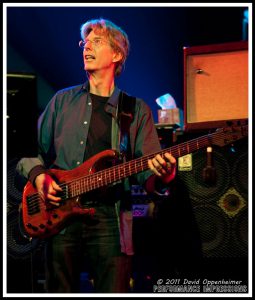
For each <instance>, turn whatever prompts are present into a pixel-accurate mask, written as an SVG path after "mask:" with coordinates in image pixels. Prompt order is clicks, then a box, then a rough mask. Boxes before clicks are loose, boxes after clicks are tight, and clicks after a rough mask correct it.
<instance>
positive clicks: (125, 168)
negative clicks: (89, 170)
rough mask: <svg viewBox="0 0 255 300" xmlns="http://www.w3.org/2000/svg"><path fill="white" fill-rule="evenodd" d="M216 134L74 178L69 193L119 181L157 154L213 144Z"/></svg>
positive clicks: (180, 153)
mask: <svg viewBox="0 0 255 300" xmlns="http://www.w3.org/2000/svg"><path fill="white" fill-rule="evenodd" d="M214 134H216V133H213V134H208V135H205V136H203V137H199V138H197V139H193V140H192V141H188V142H184V143H181V144H178V145H175V146H172V147H170V148H166V149H164V150H161V151H159V152H156V153H153V154H149V155H146V156H142V157H140V158H137V159H134V160H131V161H128V162H125V163H122V164H119V165H117V166H113V167H110V168H107V169H104V170H101V171H98V172H96V173H93V174H90V175H87V176H84V177H82V178H79V179H77V180H74V181H72V182H70V183H68V190H69V193H70V194H71V196H72V197H75V196H79V195H81V194H83V193H86V192H89V191H92V190H95V189H98V188H100V187H103V186H106V185H109V184H111V183H114V182H118V181H120V180H122V179H123V178H126V177H129V176H131V175H133V174H137V173H140V172H142V171H145V170H147V169H148V168H149V167H148V159H152V158H154V156H155V155H157V154H160V155H164V154H165V153H167V152H169V153H171V154H172V155H173V156H174V157H175V158H178V157H181V156H184V155H186V154H189V153H191V152H194V151H196V150H199V149H201V148H204V147H206V146H208V145H210V144H211V142H210V140H211V136H212V135H214Z"/></svg>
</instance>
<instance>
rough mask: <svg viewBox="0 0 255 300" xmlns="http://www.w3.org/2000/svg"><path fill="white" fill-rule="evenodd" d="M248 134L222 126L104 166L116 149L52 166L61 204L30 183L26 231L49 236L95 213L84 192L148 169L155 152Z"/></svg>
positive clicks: (179, 152) (185, 150)
mask: <svg viewBox="0 0 255 300" xmlns="http://www.w3.org/2000/svg"><path fill="white" fill-rule="evenodd" d="M247 135H248V125H244V126H232V127H226V128H220V129H218V130H217V131H215V132H214V133H210V134H207V135H204V136H201V137H198V138H196V139H193V140H190V141H187V142H184V143H181V144H178V145H174V146H172V147H170V148H166V149H164V150H161V151H159V152H157V153H152V154H149V155H145V156H143V157H139V158H136V159H134V160H130V161H127V162H124V163H121V164H117V165H114V166H111V167H107V168H105V169H100V166H102V165H103V162H104V161H107V160H109V159H110V160H114V159H116V158H117V157H118V153H117V152H116V151H115V150H105V151H102V152H100V153H98V154H96V155H95V156H93V157H91V158H90V159H89V160H87V161H86V162H84V163H83V164H82V165H80V166H79V167H77V168H75V169H73V170H69V171H66V170H57V169H50V170H49V174H50V175H51V176H52V177H53V178H54V179H55V180H56V181H57V182H58V184H59V185H60V186H61V188H62V190H63V192H61V201H60V203H59V205H58V206H55V205H52V204H50V203H48V202H45V201H44V200H43V199H42V197H41V196H40V194H39V193H38V192H37V190H36V189H35V188H34V186H33V185H32V184H31V182H27V184H26V186H25V188H24V191H23V197H22V219H23V226H24V230H25V231H26V233H27V234H28V236H30V237H32V238H33V237H35V238H48V237H50V236H52V235H54V234H57V233H58V232H59V231H61V230H62V229H63V228H64V227H65V224H66V222H67V220H68V219H70V218H71V217H74V216H77V215H83V214H93V213H94V211H95V210H94V208H93V207H92V208H90V207H86V206H84V205H82V203H81V197H82V196H83V195H84V194H86V193H89V192H91V191H94V190H96V189H100V188H102V187H106V186H107V185H109V184H112V183H115V182H117V181H119V180H122V179H124V178H126V177H128V176H131V175H133V174H136V173H139V172H142V171H144V170H147V169H148V168H149V167H148V159H152V158H153V157H154V156H155V155H156V154H160V155H163V154H164V153H166V152H169V153H171V154H172V155H173V156H174V157H175V158H178V157H181V156H184V155H186V154H189V153H192V152H195V151H196V150H199V149H201V148H205V147H208V146H210V145H217V146H221V147H222V146H225V145H227V144H231V143H233V142H235V141H237V140H239V139H241V138H243V137H245V136H247Z"/></svg>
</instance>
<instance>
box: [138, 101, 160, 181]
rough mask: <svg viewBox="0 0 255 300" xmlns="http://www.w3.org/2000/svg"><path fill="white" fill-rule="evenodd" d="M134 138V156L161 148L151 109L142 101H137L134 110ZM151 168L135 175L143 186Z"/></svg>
mask: <svg viewBox="0 0 255 300" xmlns="http://www.w3.org/2000/svg"><path fill="white" fill-rule="evenodd" d="M136 118H137V119H136V126H137V132H136V138H135V142H134V157H135V158H137V157H141V156H145V155H148V154H153V153H156V152H158V151H160V150H161V146H160V143H159V139H158V134H157V131H156V128H155V125H154V120H153V116H152V112H151V109H150V108H149V106H148V105H147V104H146V103H145V102H144V101H143V100H140V101H139V102H138V107H137V111H136ZM153 174H154V173H153V172H152V171H151V170H146V171H144V172H141V173H139V174H137V175H136V178H137V181H138V183H139V184H140V185H142V186H144V184H145V182H146V180H147V179H148V178H149V177H150V176H153Z"/></svg>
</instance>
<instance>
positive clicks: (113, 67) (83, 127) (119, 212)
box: [17, 19, 176, 293]
mask: <svg viewBox="0 0 255 300" xmlns="http://www.w3.org/2000/svg"><path fill="white" fill-rule="evenodd" d="M81 37H82V41H81V42H80V46H81V47H82V48H83V61H84V69H85V71H86V73H87V77H88V82H86V83H85V84H83V85H79V86H75V87H70V88H67V89H64V90H61V91H59V92H57V93H56V95H55V96H54V97H53V98H52V99H51V101H50V102H49V104H48V105H47V107H46V109H45V111H44V112H43V114H42V115H41V116H40V118H39V127H38V128H39V130H38V143H39V155H38V157H37V158H23V159H21V160H20V162H19V163H18V165H17V171H18V174H20V175H22V176H23V177H24V176H25V177H26V178H27V179H28V180H30V181H31V182H32V183H33V184H34V186H35V187H36V189H37V191H38V192H39V194H40V195H41V197H42V198H43V199H44V201H45V202H46V203H48V202H50V203H51V205H55V206H56V207H58V205H60V202H61V197H60V195H59V193H60V192H61V190H62V189H61V187H60V185H59V184H58V183H57V182H56V180H54V178H52V176H51V174H50V172H49V171H48V169H51V168H53V167H54V168H59V169H64V170H71V169H74V168H76V167H77V166H79V165H81V164H82V162H84V161H87V160H88V159H89V158H90V157H93V156H94V155H95V154H97V153H100V152H102V151H103V150H106V149H110V148H113V149H116V150H119V151H120V152H123V154H126V158H125V159H132V158H137V157H141V156H144V155H147V154H150V153H154V152H155V153H156V152H158V151H159V150H160V145H159V141H158V137H157V134H156V130H155V127H154V123H153V119H152V114H151V111H150V109H149V107H148V106H147V105H146V103H145V102H144V101H142V100H141V99H136V98H134V97H130V96H128V95H126V94H125V93H123V92H122V91H120V90H119V89H118V88H117V87H116V86H115V76H118V75H119V74H120V73H121V70H122V68H123V66H124V63H125V60H126V58H127V55H128V51H129V41H128V37H127V35H126V33H125V32H124V31H123V30H122V29H121V28H119V27H118V26H116V25H115V24H113V23H112V22H110V21H108V20H104V19H95V20H91V21H88V22H86V23H85V24H83V25H82V27H81ZM129 100H130V101H131V100H132V101H131V102H130V104H129V102H128V101H129ZM120 101H126V103H124V104H125V106H126V107H128V105H130V107H129V108H127V111H124V110H123V112H122V111H121V109H122V105H120ZM127 102H128V103H127ZM131 103H133V104H132V105H133V107H131V106H132V105H131ZM129 112H132V113H130V114H129ZM121 113H123V114H121ZM119 116H128V118H127V119H126V120H125V121H121V117H119ZM127 120H129V121H130V122H129V123H130V124H129V126H128V128H126V130H124V131H123V130H122V127H123V126H125V127H127V126H126V122H127ZM123 122H124V123H125V125H123ZM123 132H124V133H123ZM123 141H124V142H123ZM123 149H124V150H123ZM175 164H176V160H175V158H174V157H172V156H171V155H170V154H169V153H167V154H165V156H164V157H163V156H160V155H156V156H155V157H154V158H153V159H148V170H147V171H144V172H141V173H139V174H137V175H136V179H137V180H138V182H139V183H140V184H143V185H144V187H145V189H146V190H147V191H148V192H150V193H152V192H155V193H158V194H164V193H165V190H166V189H167V188H168V183H169V182H170V181H171V180H173V178H174V177H175ZM128 195H129V196H130V192H129V185H128V181H127V179H125V180H122V182H116V183H115V184H111V185H110V186H109V187H108V188H107V189H106V190H105V189H104V190H98V191H95V192H93V193H92V196H90V197H89V196H88V198H90V199H92V201H90V203H91V206H92V207H94V208H95V214H94V215H93V216H89V215H88V216H85V217H84V216H82V217H80V218H75V220H73V221H72V222H71V223H70V224H69V225H67V226H66V227H65V228H64V229H63V230H62V231H61V232H60V233H59V234H57V235H55V236H53V237H51V238H49V240H48V243H47V249H46V254H47V259H46V283H47V291H48V292H79V281H80V277H79V276H80V272H81V270H82V267H83V263H84V262H83V260H82V259H83V256H84V255H85V254H86V258H87V262H88V265H87V270H90V271H91V276H92V278H93V280H94V288H95V291H96V292H102V293H104V292H119V293H124V292H127V291H128V288H129V280H130V275H131V257H132V255H133V253H134V251H133V245H132V213H131V203H130V202H131V201H130V197H128ZM84 201H85V203H86V201H87V200H86V195H85V200H84Z"/></svg>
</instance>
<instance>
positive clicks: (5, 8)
mask: <svg viewBox="0 0 255 300" xmlns="http://www.w3.org/2000/svg"><path fill="white" fill-rule="evenodd" d="M97 6H101V7H208V6H209V7H210V6H214V7H248V8H249V29H248V41H249V66H250V67H249V85H248V86H249V141H250V142H249V166H252V155H251V154H252V142H251V141H252V3H3V174H2V175H3V198H2V199H3V259H4V258H5V259H6V257H7V256H6V255H7V253H6V249H7V244H6V238H4V237H5V235H6V232H7V228H6V224H7V218H6V217H7V207H6V201H5V200H4V199H7V195H6V189H5V187H6V186H7V184H6V174H7V154H6V147H5V144H4V142H5V141H6V129H7V128H6V125H7V124H6V115H5V112H6V111H7V109H6V101H7V99H6V74H7V70H6V61H7V53H6V47H5V45H6V41H7V32H6V30H7V8H8V7H97ZM248 198H249V200H248V201H249V210H248V211H249V228H248V231H249V280H248V286H249V293H246V294H204V293H201V294H170V293H169V294H167V293H166V294H160V293H157V294H153V293H151V294H132V293H130V294H90V293H88V294H47V293H43V294H38V293H37V294H32V293H31V294H11V293H7V292H6V287H7V278H6V274H7V273H6V271H7V270H6V263H7V262H6V261H4V260H3V296H4V297H18V296H19V297H21V298H23V297H24V298H30V297H35V296H36V297H70V296H71V297H74V298H75V297H84V298H85V297H89V298H90V297H137V296H139V297H146V298H149V297H159V298H160V297H173V296H174V297H177V298H178V297H186V298H189V297H197V298H200V297H216V296H217V295H219V296H220V297H222V298H224V297H228V298H236V297H240V298H241V297H245V298H247V297H251V296H252V267H251V266H252V255H251V254H252V167H250V168H249V197H248ZM14 284H15V283H14Z"/></svg>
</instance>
